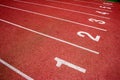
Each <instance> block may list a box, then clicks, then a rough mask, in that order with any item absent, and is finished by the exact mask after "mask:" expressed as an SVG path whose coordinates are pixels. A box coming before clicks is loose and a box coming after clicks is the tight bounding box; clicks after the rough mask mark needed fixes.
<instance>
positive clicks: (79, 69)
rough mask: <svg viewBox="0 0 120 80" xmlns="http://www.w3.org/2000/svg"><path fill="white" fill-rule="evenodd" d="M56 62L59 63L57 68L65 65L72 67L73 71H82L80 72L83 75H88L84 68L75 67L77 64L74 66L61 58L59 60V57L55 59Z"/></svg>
mask: <svg viewBox="0 0 120 80" xmlns="http://www.w3.org/2000/svg"><path fill="white" fill-rule="evenodd" d="M54 60H56V61H57V64H56V66H57V67H61V65H62V64H64V65H66V66H68V67H70V68H73V69H75V70H77V71H80V72H82V73H86V69H85V68H82V67H80V66H77V65H75V64H72V63H70V62H68V61H65V60H63V59H60V58H58V57H55V59H54Z"/></svg>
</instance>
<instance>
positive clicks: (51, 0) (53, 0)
mask: <svg viewBox="0 0 120 80" xmlns="http://www.w3.org/2000/svg"><path fill="white" fill-rule="evenodd" d="M46 1H49V2H55V3H62V4H69V5H73V6H79V7H85V8H91V9H97V10H102V11H107V12H112V11H111V10H106V9H100V8H95V7H89V6H83V5H80V4H73V3H68V2H61V1H55V0H46Z"/></svg>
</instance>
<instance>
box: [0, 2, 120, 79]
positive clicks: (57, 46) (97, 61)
mask: <svg viewBox="0 0 120 80" xmlns="http://www.w3.org/2000/svg"><path fill="white" fill-rule="evenodd" d="M11 3H12V4H13V2H11ZM21 5H22V4H21ZM0 10H1V13H0V18H3V19H6V20H9V21H12V22H15V23H17V24H20V25H22V26H25V27H28V28H32V29H35V30H37V31H42V32H44V33H47V34H51V35H53V36H56V37H59V38H64V39H66V40H68V37H69V40H70V41H72V42H74V41H75V42H77V43H81V42H84V43H82V44H83V45H84V46H89V47H93V46H94V47H93V48H94V49H96V50H100V52H101V54H100V55H99V56H98V55H95V54H90V53H88V52H86V51H84V50H81V49H78V48H75V47H72V46H69V45H66V44H63V43H60V42H57V41H54V40H51V39H49V38H46V37H43V36H39V35H36V34H34V33H31V32H29V31H25V30H23V29H19V28H17V27H15V26H13V25H10V24H6V23H4V22H1V21H0V24H1V28H0V36H1V38H0V45H1V47H0V52H1V53H0V57H1V58H2V59H4V60H5V61H7V62H8V63H10V64H11V65H13V66H15V67H16V68H18V69H20V70H22V71H24V72H25V73H26V74H29V75H30V76H32V77H33V78H34V79H35V80H41V79H44V80H46V79H47V80H48V79H49V80H50V79H51V80H53V79H54V80H55V79H61V80H93V79H96V80H97V79H98V80H108V79H109V80H113V79H115V80H119V78H120V76H119V71H118V69H119V67H120V65H119V62H120V61H119V54H118V52H119V44H120V43H119V39H120V37H119V35H118V34H119V33H120V32H119V26H120V25H119V21H118V20H119V16H116V17H115V15H112V16H111V17H112V19H113V18H114V21H113V22H111V23H109V24H110V25H111V26H110V27H109V31H108V32H107V33H104V32H101V31H100V32H99V31H97V30H94V29H89V28H86V27H82V26H77V25H73V24H68V23H66V22H61V21H59V20H53V19H50V18H46V17H42V16H37V15H33V14H29V13H26V12H21V11H18V10H12V9H7V8H4V7H0ZM8 13H10V14H8ZM33 26H34V27H33ZM48 26H49V27H48ZM51 26H52V27H51ZM61 26H62V27H61ZM70 27H71V28H70ZM74 30H75V31H74ZM79 30H82V31H86V32H89V33H92V35H94V36H96V34H100V35H101V36H102V38H101V40H102V41H101V40H100V42H99V43H96V42H93V41H91V40H90V41H88V39H89V38H88V39H87V40H86V38H81V39H79V40H77V39H78V37H76V36H75V35H76V34H77V32H78V31H79ZM63 31H64V32H63ZM62 33H64V34H62ZM75 37H76V38H75ZM79 38H80V37H79ZM83 39H84V40H83ZM85 43H87V44H85ZM96 44H98V48H97V47H96ZM55 57H58V58H61V59H63V60H66V61H68V62H70V63H73V64H76V65H77V66H80V67H83V68H85V69H86V70H87V72H86V73H85V74H83V73H81V72H79V71H76V70H74V69H72V68H70V67H67V66H66V65H63V64H62V66H61V67H59V68H58V67H57V66H56V64H57V63H56V61H55V60H54V59H55ZM33 63H34V64H33ZM0 67H1V65H0ZM4 68H5V67H4ZM4 68H3V69H2V70H5V69H4ZM8 71H9V69H8ZM7 74H9V73H7ZM2 75H4V73H2ZM9 75H10V74H9ZM11 75H12V76H10V77H9V76H7V75H6V76H5V75H4V76H5V77H6V78H8V79H7V80H9V79H10V78H11V77H12V78H13V77H14V78H16V79H21V77H18V76H19V75H16V76H14V73H12V72H11ZM2 78H3V77H2ZM6 78H5V79H6ZM14 78H13V79H14ZM22 80H23V79H22Z"/></svg>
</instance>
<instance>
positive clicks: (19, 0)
mask: <svg viewBox="0 0 120 80" xmlns="http://www.w3.org/2000/svg"><path fill="white" fill-rule="evenodd" d="M14 1H17V2H21V3H27V4H31V5H37V6H43V7H48V8H53V9H59V10H65V11H69V12H74V13H79V14H84V15H89V16H95V17H99V18H104V19H110V18H109V17H104V16H99V15H95V14H90V13H86V12H81V11H75V10H71V9H65V8H60V7H55V6H50V5H44V4H39V3H34V2H28V1H21V0H14Z"/></svg>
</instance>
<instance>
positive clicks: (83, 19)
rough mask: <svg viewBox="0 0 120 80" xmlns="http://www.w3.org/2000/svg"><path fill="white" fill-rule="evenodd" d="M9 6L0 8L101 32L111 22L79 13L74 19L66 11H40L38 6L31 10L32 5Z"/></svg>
mask: <svg viewBox="0 0 120 80" xmlns="http://www.w3.org/2000/svg"><path fill="white" fill-rule="evenodd" d="M7 5H8V4H7ZM7 5H2V4H1V5H0V6H2V7H7V8H10V9H13V10H20V11H24V12H27V13H32V14H36V15H40V16H44V17H48V18H52V19H56V20H60V21H65V22H68V23H73V24H76V25H80V26H84V27H89V28H93V29H96V30H101V31H107V29H105V28H101V27H103V25H105V26H106V27H107V26H110V25H109V24H108V23H109V22H110V21H106V20H101V19H98V18H96V17H89V16H85V15H80V14H79V17H78V15H77V13H76V14H75V13H74V14H75V15H74V16H73V17H70V15H72V13H68V12H65V11H64V12H63V11H60V10H53V9H49V8H47V9H46V10H45V8H41V10H39V9H40V7H38V6H34V7H32V8H30V7H31V5H26V4H25V6H20V5H21V4H19V3H16V4H14V7H12V6H13V5H12V6H11V4H9V5H10V6H7ZM18 5H19V6H18ZM22 5H23V4H22ZM16 6H17V7H19V8H17V7H16ZM43 9H44V10H43ZM51 10H52V11H53V12H54V13H57V14H54V13H53V12H51ZM68 14H69V15H68Z"/></svg>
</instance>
